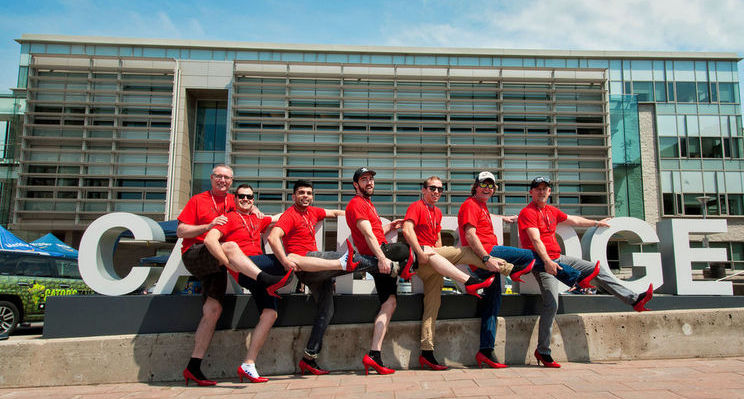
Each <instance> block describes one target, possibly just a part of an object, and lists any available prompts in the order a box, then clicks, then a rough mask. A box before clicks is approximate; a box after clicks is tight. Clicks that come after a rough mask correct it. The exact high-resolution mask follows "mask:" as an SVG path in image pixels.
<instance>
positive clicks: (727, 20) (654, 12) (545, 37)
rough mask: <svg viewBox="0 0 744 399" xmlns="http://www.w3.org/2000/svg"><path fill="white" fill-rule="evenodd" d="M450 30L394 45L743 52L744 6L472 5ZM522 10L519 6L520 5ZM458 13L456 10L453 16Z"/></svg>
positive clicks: (434, 28) (400, 34)
mask: <svg viewBox="0 0 744 399" xmlns="http://www.w3.org/2000/svg"><path fill="white" fill-rule="evenodd" d="M463 4H464V5H469V7H468V8H467V11H466V12H465V13H461V14H460V15H459V17H458V16H457V13H453V18H452V20H451V21H449V22H448V23H447V24H432V23H420V24H407V25H403V26H401V27H400V29H397V30H396V31H392V32H390V36H389V37H390V39H389V40H388V42H389V43H390V44H399V45H433V46H444V47H451V46H458V47H459V46H466V47H491V48H543V49H585V50H680V49H684V50H695V51H721V50H723V51H737V50H740V49H742V48H744V42H743V41H744V24H741V20H742V17H744V15H743V13H742V10H744V1H743V0H724V1H704V0H686V1H678V0H655V1H639V0H635V1H606V0H604V1H601V0H574V1H566V0H542V1H537V0H531V1H527V2H519V3H516V2H515V3H509V4H507V5H503V4H499V3H488V2H484V3H467V2H462V3H460V5H463ZM515 4H517V5H515ZM453 11H454V10H453Z"/></svg>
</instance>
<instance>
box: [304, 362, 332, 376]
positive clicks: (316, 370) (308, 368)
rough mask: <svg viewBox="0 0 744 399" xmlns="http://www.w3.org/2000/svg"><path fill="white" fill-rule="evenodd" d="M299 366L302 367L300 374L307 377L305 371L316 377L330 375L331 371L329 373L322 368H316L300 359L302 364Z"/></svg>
mask: <svg viewBox="0 0 744 399" xmlns="http://www.w3.org/2000/svg"><path fill="white" fill-rule="evenodd" d="M298 366H299V367H300V373H301V374H302V375H305V371H307V372H308V373H310V374H314V375H325V374H328V373H330V371H328V370H323V369H322V368H320V367H317V368H316V367H313V366H311V365H309V364H308V363H307V362H306V361H305V359H300V364H299V365H298Z"/></svg>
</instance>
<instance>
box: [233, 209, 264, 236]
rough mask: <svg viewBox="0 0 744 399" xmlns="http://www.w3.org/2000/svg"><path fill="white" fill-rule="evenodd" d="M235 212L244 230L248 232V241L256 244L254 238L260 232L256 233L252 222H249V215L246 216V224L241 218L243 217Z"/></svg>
mask: <svg viewBox="0 0 744 399" xmlns="http://www.w3.org/2000/svg"><path fill="white" fill-rule="evenodd" d="M235 212H236V213H237V214H238V216H240V220H242V221H243V227H245V229H246V230H247V231H248V240H249V241H250V242H257V241H258V239H257V238H256V236H257V235H258V234H259V233H260V232H258V231H256V225H255V224H253V221H252V220H251V215H248V221H249V222H250V223H246V221H245V218H244V217H243V215H242V214H241V213H240V212H238V211H235Z"/></svg>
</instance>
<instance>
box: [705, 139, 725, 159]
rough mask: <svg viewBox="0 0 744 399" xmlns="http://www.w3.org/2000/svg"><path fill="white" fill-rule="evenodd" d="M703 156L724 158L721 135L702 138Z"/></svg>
mask: <svg viewBox="0 0 744 399" xmlns="http://www.w3.org/2000/svg"><path fill="white" fill-rule="evenodd" d="M701 143H702V145H701V153H702V155H703V158H723V142H722V140H721V138H720V137H703V138H701Z"/></svg>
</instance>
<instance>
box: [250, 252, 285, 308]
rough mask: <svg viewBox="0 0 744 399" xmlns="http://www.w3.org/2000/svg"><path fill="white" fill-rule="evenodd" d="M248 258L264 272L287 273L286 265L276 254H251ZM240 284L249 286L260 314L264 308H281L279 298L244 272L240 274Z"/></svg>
mask: <svg viewBox="0 0 744 399" xmlns="http://www.w3.org/2000/svg"><path fill="white" fill-rule="evenodd" d="M248 258H249V259H250V260H251V261H252V262H253V263H255V264H256V266H258V268H259V269H261V271H263V272H266V273H269V274H275V275H284V274H285V273H287V271H286V270H284V266H282V264H281V263H280V262H279V260H278V259H276V256H274V255H254V256H249V257H248ZM238 284H240V286H241V287H244V288H247V289H248V290H249V291H250V292H251V295H252V296H253V301H254V302H256V307H257V308H258V313H259V314H261V312H262V311H263V310H264V309H274V310H277V309H279V301H278V300H277V298H276V297H273V296H271V295H269V294H268V293H267V292H266V287H264V286H263V285H262V284H259V283H258V282H257V281H256V280H254V279H252V278H250V277H248V276H246V275H244V274H240V275H238Z"/></svg>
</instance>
